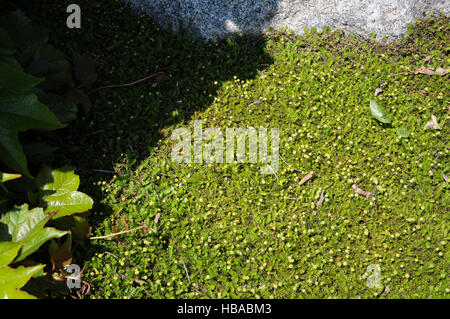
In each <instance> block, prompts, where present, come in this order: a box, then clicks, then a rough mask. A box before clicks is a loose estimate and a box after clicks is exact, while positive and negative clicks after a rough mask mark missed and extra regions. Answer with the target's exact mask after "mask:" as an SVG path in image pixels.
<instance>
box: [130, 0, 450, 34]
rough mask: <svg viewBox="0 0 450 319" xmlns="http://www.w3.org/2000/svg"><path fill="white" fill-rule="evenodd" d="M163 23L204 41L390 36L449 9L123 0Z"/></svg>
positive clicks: (259, 0)
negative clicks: (270, 34) (268, 34)
mask: <svg viewBox="0 0 450 319" xmlns="http://www.w3.org/2000/svg"><path fill="white" fill-rule="evenodd" d="M124 1H126V2H129V3H130V4H131V5H132V6H133V7H134V8H135V9H136V10H138V11H142V12H145V13H147V14H148V15H150V16H151V17H153V18H154V19H155V21H157V22H158V23H159V24H161V25H163V26H171V27H172V28H173V29H174V30H177V29H179V28H182V29H184V30H186V31H188V32H191V33H193V34H194V35H195V36H197V37H200V38H205V39H211V38H223V37H226V36H229V35H232V34H234V33H253V34H258V33H261V32H262V31H264V30H265V29H267V28H268V27H273V28H276V29H278V28H281V27H285V26H287V27H288V28H289V29H291V30H293V31H294V32H295V33H300V34H301V33H302V32H304V28H305V27H308V28H312V27H317V28H318V29H319V30H320V29H321V28H322V27H323V26H329V27H331V28H334V29H335V28H341V29H343V30H344V31H345V32H347V33H356V34H359V35H362V36H367V35H369V34H370V33H372V32H376V34H377V38H378V39H381V38H382V37H384V36H386V37H388V38H390V39H392V38H395V37H398V36H400V35H401V34H402V33H406V31H407V26H408V24H409V23H414V22H415V19H417V18H419V19H420V18H424V17H425V16H426V14H427V13H428V12H429V11H430V10H434V12H436V13H440V12H444V13H445V14H446V15H448V14H449V11H450V0H124Z"/></svg>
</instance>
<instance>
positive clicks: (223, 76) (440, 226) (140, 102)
mask: <svg viewBox="0 0 450 319" xmlns="http://www.w3.org/2000/svg"><path fill="white" fill-rule="evenodd" d="M28 2H29V1H15V2H14V4H10V5H9V6H11V7H13V6H19V7H20V6H22V5H23V6H24V4H27V6H26V8H25V7H23V8H24V9H26V11H27V14H28V15H29V16H32V17H33V19H34V20H36V21H37V22H40V23H44V24H47V25H48V26H50V27H52V29H53V33H54V36H53V39H51V41H53V43H54V44H55V45H56V46H57V47H58V48H60V49H62V50H63V51H65V52H68V53H72V52H79V53H87V54H90V55H92V56H94V57H95V58H96V60H97V61H98V64H99V68H100V70H99V74H100V78H99V82H100V83H101V85H110V84H121V83H129V82H133V81H135V80H138V79H141V78H144V77H146V76H148V75H150V74H153V73H155V72H164V73H165V74H166V77H165V79H164V80H163V81H161V82H160V83H158V84H156V83H155V85H153V83H154V82H152V81H149V82H143V83H141V84H138V85H134V86H130V87H127V88H114V89H105V90H101V91H98V92H93V93H92V94H91V99H92V100H93V102H94V106H93V108H92V110H91V113H90V114H89V116H87V117H85V118H84V119H83V121H79V122H78V123H77V124H76V125H75V126H73V127H68V128H66V129H65V134H64V136H61V138H62V139H64V140H66V142H65V144H69V145H72V146H70V147H67V149H66V150H64V152H62V153H64V154H65V156H66V157H64V159H63V158H61V161H64V163H67V162H70V161H72V162H73V164H74V165H75V166H76V167H79V168H80V169H79V172H78V173H79V174H80V175H81V176H82V178H81V180H82V181H84V184H82V185H81V189H82V190H83V192H85V193H87V194H89V195H90V196H92V197H93V198H94V199H95V202H96V203H95V205H94V209H93V210H92V212H91V216H90V218H91V220H92V221H93V236H103V235H107V234H111V233H116V232H120V231H124V230H129V229H133V228H136V227H139V226H142V225H145V226H146V227H145V228H144V229H141V230H137V231H134V232H130V233H126V234H123V235H120V236H114V237H111V238H110V239H98V240H91V242H90V243H89V244H87V245H86V247H85V250H84V251H83V252H81V253H80V254H79V255H78V256H76V258H77V259H76V261H78V262H80V263H83V264H84V265H85V266H86V268H85V273H84V277H83V278H84V280H86V281H88V282H89V283H91V285H92V289H91V292H90V294H89V295H87V297H89V298H108V297H114V298H179V297H183V298H218V297H219V298H220V297H225V298H228V297H233V298H325V297H340V298H358V297H361V298H374V297H376V298H429V297H434V298H446V297H447V298H448V297H449V295H450V287H449V278H448V276H449V274H448V270H449V269H448V267H449V263H448V261H449V251H448V235H449V211H448V207H449V196H448V188H449V186H448V182H447V181H446V178H447V176H449V175H450V172H449V162H448V159H449V145H448V136H449V135H448V133H449V131H448V130H449V123H447V122H448V114H449V107H450V104H449V103H450V101H449V98H448V91H449V82H448V75H442V74H435V75H426V74H411V72H413V71H415V70H418V69H419V68H420V67H428V68H429V69H433V70H436V69H437V68H443V69H448V68H449V64H450V60H449V57H448V50H449V48H448V43H449V27H450V24H449V21H448V18H445V17H434V18H429V19H427V20H426V21H418V22H417V23H416V24H415V25H414V26H412V27H411V28H409V34H408V36H405V38H404V39H402V40H399V41H396V42H394V43H390V44H387V43H375V42H374V41H371V40H363V39H360V38H358V37H355V36H345V35H343V34H342V33H341V32H339V31H333V30H324V31H323V32H317V31H316V30H311V31H309V32H308V33H307V34H305V35H303V36H295V35H293V34H291V33H290V32H289V31H287V30H278V31H275V30H272V31H269V32H267V34H265V35H264V36H261V37H237V38H236V39H232V40H230V39H229V40H223V41H218V42H209V43H203V42H201V41H197V40H194V39H192V38H191V37H190V36H188V35H184V34H181V33H180V34H171V33H169V32H167V31H165V30H162V29H160V28H158V27H157V26H155V25H154V24H153V23H152V22H151V21H150V20H149V19H148V18H147V17H145V16H140V15H136V14H134V13H133V12H132V11H131V10H130V9H129V8H128V7H127V6H125V5H123V4H122V3H121V2H117V1H90V2H89V1H79V5H80V6H81V8H82V14H83V22H82V23H83V26H82V29H81V30H68V29H66V28H64V27H62V26H63V25H64V23H65V18H66V15H65V14H64V13H65V6H66V5H67V4H68V3H64V1H63V2H62V3H61V4H57V5H56V4H55V3H54V2H52V1H41V2H40V3H39V6H38V5H36V4H32V3H28ZM7 6H8V5H7ZM60 26H61V27H60ZM416 73H418V72H416ZM375 91H377V96H375ZM370 100H375V101H376V102H378V104H380V105H382V106H383V107H384V109H385V111H386V114H387V115H386V116H388V117H389V119H390V120H391V123H390V124H385V123H381V122H379V121H377V120H376V119H375V118H374V117H373V116H372V115H371V111H370V108H369V105H370ZM432 115H434V116H435V117H436V119H437V122H438V124H439V126H440V128H441V129H440V130H434V129H428V130H426V129H425V126H426V123H427V122H429V121H431V119H432ZM196 119H201V120H202V121H203V127H219V128H223V129H225V128H233V127H250V126H251V127H255V128H259V127H265V128H279V129H280V154H281V157H282V160H281V161H280V169H279V170H278V172H277V174H276V176H275V175H262V174H260V170H259V169H260V167H259V165H257V164H239V165H237V164H175V163H174V162H173V161H172V160H171V157H170V152H171V148H172V146H173V144H174V143H173V141H171V139H170V136H171V133H172V131H173V129H175V128H177V127H186V128H189V129H192V127H193V120H196ZM399 128H406V130H405V131H407V132H408V134H406V133H405V132H403V131H402V133H401V134H400V136H399V135H398V134H397V133H398V132H397V130H398V129H399ZM61 157H62V155H61ZM310 172H313V174H312V178H311V179H309V180H308V181H306V182H305V183H300V181H301V180H302V179H303V178H304V177H305V176H306V175H307V174H308V173H310ZM356 187H357V188H358V189H360V190H364V191H366V192H370V193H373V195H374V196H369V197H366V196H363V195H361V194H358V193H357V192H355V189H356ZM370 265H378V266H379V267H380V269H381V278H380V283H381V286H380V287H378V288H376V287H373V288H370V287H369V286H368V285H367V279H368V276H371V274H370V272H367V269H368V267H369V266H370Z"/></svg>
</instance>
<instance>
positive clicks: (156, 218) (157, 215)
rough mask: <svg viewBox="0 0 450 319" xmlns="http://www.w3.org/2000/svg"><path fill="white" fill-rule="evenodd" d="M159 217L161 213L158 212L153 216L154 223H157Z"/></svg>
mask: <svg viewBox="0 0 450 319" xmlns="http://www.w3.org/2000/svg"><path fill="white" fill-rule="evenodd" d="M159 217H161V213H158V214H156V216H155V223H157V224H158V221H159Z"/></svg>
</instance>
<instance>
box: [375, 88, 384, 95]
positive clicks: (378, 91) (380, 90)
mask: <svg viewBox="0 0 450 319" xmlns="http://www.w3.org/2000/svg"><path fill="white" fill-rule="evenodd" d="M382 92H383V90H382V89H381V88H378V89H376V90H375V93H374V95H375V96H378V95H379V94H380V93H382Z"/></svg>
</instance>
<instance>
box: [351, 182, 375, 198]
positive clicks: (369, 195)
mask: <svg viewBox="0 0 450 319" xmlns="http://www.w3.org/2000/svg"><path fill="white" fill-rule="evenodd" d="M352 188H353V190H354V191H355V193H356V194H358V195H362V196H364V197H366V198H369V197H375V194H374V193H370V192H366V191H365V190H362V189H361V188H359V187H358V185H356V183H353V185H352Z"/></svg>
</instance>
